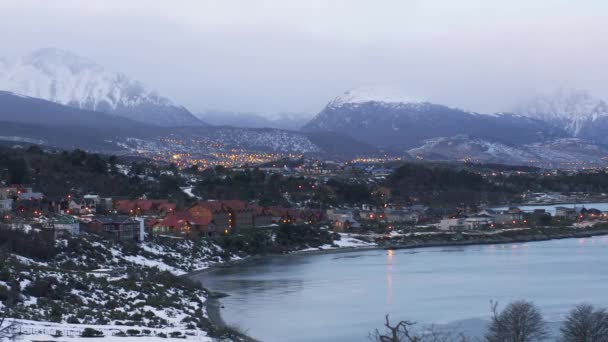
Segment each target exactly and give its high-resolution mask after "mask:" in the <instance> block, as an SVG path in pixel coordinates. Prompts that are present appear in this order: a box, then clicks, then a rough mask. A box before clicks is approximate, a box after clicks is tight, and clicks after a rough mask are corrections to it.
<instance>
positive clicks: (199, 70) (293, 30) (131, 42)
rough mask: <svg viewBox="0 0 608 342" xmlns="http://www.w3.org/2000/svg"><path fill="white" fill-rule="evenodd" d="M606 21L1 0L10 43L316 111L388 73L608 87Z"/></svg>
mask: <svg viewBox="0 0 608 342" xmlns="http://www.w3.org/2000/svg"><path fill="white" fill-rule="evenodd" d="M606 23H608V1H606V0H576V1H574V0H509V1H504V0H500V1H499V0H496V1H493V0H459V1H452V0H420V1H417V0H367V1H359V0H301V1H291V0H274V1H271V0H267V1H257V0H242V1H236V0H235V1H231V0H215V1H206V0H192V1H188V0H177V1H173V0H172V1H169V0H164V1H161V0H141V1H136V0H71V1H70V0H53V1H49V0H38V1H34V0H0V32H2V37H3V38H2V42H1V45H0V46H1V47H2V50H1V53H0V55H2V56H6V57H15V56H18V55H21V54H25V53H27V52H29V51H31V50H34V49H37V48H42V47H58V48H63V49H67V50H71V51H73V52H75V53H76V54H80V55H83V56H86V57H89V58H91V59H93V60H95V61H97V62H98V63H99V64H102V65H104V66H106V67H107V68H109V69H113V70H117V71H122V72H124V73H126V74H127V75H129V76H131V77H132V78H135V79H138V80H140V81H142V82H144V83H145V84H147V85H148V86H149V87H150V88H152V89H156V90H158V91H159V92H160V93H161V94H163V95H165V96H167V97H170V98H171V99H173V100H174V101H175V102H178V103H181V104H184V105H185V106H187V107H188V108H189V109H191V110H192V111H203V110H206V109H219V110H228V111H244V112H261V113H266V114H271V113H277V112H306V113H311V114H312V113H316V112H318V111H319V110H320V109H321V108H322V107H323V106H324V105H325V104H326V103H327V102H328V101H329V100H331V99H332V98H333V97H335V96H337V95H339V94H340V93H342V92H344V91H345V90H348V89H350V88H355V87H359V86H370V85H385V86H386V85H388V86H395V87H399V88H402V89H404V90H406V91H407V92H408V93H410V94H411V95H412V96H419V97H424V98H428V99H431V100H433V101H435V102H439V103H443V104H447V105H452V106H457V107H462V108H465V109H471V110H476V111H483V112H488V111H498V110H508V109H509V108H511V106H512V105H513V104H514V102H516V101H517V99H519V98H521V97H523V96H526V94H529V93H531V92H534V91H536V90H539V89H540V90H546V89H550V88H554V87H577V88H584V89H588V90H590V91H592V92H593V93H594V94H595V95H596V96H599V97H603V98H608V82H607V81H608V24H606Z"/></svg>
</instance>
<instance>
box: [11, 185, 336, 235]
mask: <svg viewBox="0 0 608 342" xmlns="http://www.w3.org/2000/svg"><path fill="white" fill-rule="evenodd" d="M22 194H27V196H25V197H24V196H21V195H22ZM0 208H1V209H0V211H2V214H3V216H2V222H3V226H4V227H7V226H8V227H16V228H20V227H30V228H32V229H34V230H46V231H48V230H52V231H53V232H55V235H56V236H57V235H61V234H70V235H78V234H80V232H82V231H85V232H90V233H95V234H98V235H101V236H104V237H107V238H109V239H114V240H120V241H141V240H142V239H143V238H144V236H145V235H146V234H172V235H180V236H182V235H186V236H219V235H224V234H230V233H233V232H237V231H241V230H245V229H252V228H262V227H271V226H276V225H279V224H285V223H293V224H304V223H308V224H310V223H317V222H321V221H324V220H325V214H324V212H321V211H318V210H309V209H293V208H285V207H278V206H270V207H264V206H260V205H258V204H252V203H248V202H245V201H241V200H225V201H200V202H197V203H195V204H193V205H192V206H190V207H188V208H178V207H177V205H176V204H175V203H171V202H170V201H169V200H167V199H147V198H139V199H120V198H104V197H101V196H98V195H94V194H87V195H84V196H76V195H72V194H70V195H67V196H64V197H62V198H46V197H45V196H44V195H43V194H41V193H34V192H32V189H31V188H21V187H13V186H11V187H4V188H0ZM28 229H29V228H28Z"/></svg>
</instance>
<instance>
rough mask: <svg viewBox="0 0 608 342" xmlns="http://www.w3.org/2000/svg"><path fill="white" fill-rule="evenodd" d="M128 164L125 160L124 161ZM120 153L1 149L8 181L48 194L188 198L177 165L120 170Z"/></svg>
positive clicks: (1, 168)
mask: <svg viewBox="0 0 608 342" xmlns="http://www.w3.org/2000/svg"><path fill="white" fill-rule="evenodd" d="M123 164H124V162H123ZM118 166H119V159H118V158H117V157H116V156H105V155H99V154H95V153H88V152H85V151H82V150H79V149H76V150H73V151H69V152H68V151H63V152H56V153H55V152H53V153H52V152H45V151H43V150H42V149H40V148H39V147H37V146H31V147H29V148H27V149H8V148H0V179H5V180H6V181H7V183H8V184H28V185H31V186H33V187H34V188H35V190H36V191H40V192H42V193H44V194H45V195H46V196H47V197H49V198H53V197H63V196H66V195H67V194H69V193H81V194H85V193H96V194H99V195H102V196H124V197H131V198H135V197H140V196H142V195H144V194H145V195H147V196H148V197H149V198H173V199H175V200H178V201H185V200H187V198H186V195H185V194H184V193H183V192H182V191H181V190H180V188H179V187H180V186H182V185H184V180H183V178H182V177H179V175H178V170H177V168H176V167H175V166H171V165H169V166H160V165H158V164H155V163H153V162H151V161H139V162H132V163H129V164H127V166H128V168H129V170H130V171H129V172H128V174H124V173H122V172H120V170H119V169H118Z"/></svg>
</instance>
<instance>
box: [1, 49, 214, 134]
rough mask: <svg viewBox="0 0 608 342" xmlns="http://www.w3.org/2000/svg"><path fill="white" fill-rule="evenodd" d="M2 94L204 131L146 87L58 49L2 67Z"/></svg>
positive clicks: (180, 108)
mask: <svg viewBox="0 0 608 342" xmlns="http://www.w3.org/2000/svg"><path fill="white" fill-rule="evenodd" d="M0 90H6V91H11V92H14V93H17V94H22V95H27V96H31V97H36V98H41V99H45V100H49V101H52V102H56V103H59V104H63V105H68V106H71V107H75V108H79V109H86V110H90V111H94V112H106V113H109V114H114V115H118V116H122V117H126V118H129V119H133V120H136V121H139V122H143V123H148V124H154V125H159V126H188V125H196V126H201V125H204V123H203V122H202V121H200V120H199V119H197V118H196V117H195V116H194V115H192V113H190V112H189V111H188V110H187V109H186V108H185V107H183V106H179V105H176V104H174V103H173V102H172V101H171V100H169V99H168V98H165V97H163V96H160V95H158V94H157V93H156V92H154V91H151V90H148V89H147V87H146V86H145V85H143V84H142V83H141V82H139V81H134V80H131V79H130V78H129V77H127V76H126V75H125V74H123V73H119V72H113V71H109V70H106V69H105V68H104V67H102V66H101V65H99V64H97V63H95V62H94V61H92V60H90V59H88V58H85V57H81V56H78V55H76V54H74V53H72V52H69V51H66V50H61V49H56V48H44V49H39V50H35V51H33V52H31V53H29V54H27V55H25V56H22V57H20V58H17V59H16V60H14V61H6V62H4V63H0Z"/></svg>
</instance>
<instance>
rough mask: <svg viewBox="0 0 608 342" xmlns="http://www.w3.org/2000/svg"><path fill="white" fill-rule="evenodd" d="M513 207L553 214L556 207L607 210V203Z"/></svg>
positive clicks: (504, 208)
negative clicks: (542, 210)
mask: <svg viewBox="0 0 608 342" xmlns="http://www.w3.org/2000/svg"><path fill="white" fill-rule="evenodd" d="M513 206H514V207H518V208H519V209H521V210H523V211H524V212H533V211H534V209H545V211H546V212H548V213H550V214H551V215H555V208H556V207H565V208H583V207H585V208H587V209H591V208H594V209H598V210H601V211H608V203H577V204H574V203H568V204H539V205H522V206H518V205H513ZM494 209H497V210H506V209H509V207H497V208H494Z"/></svg>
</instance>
